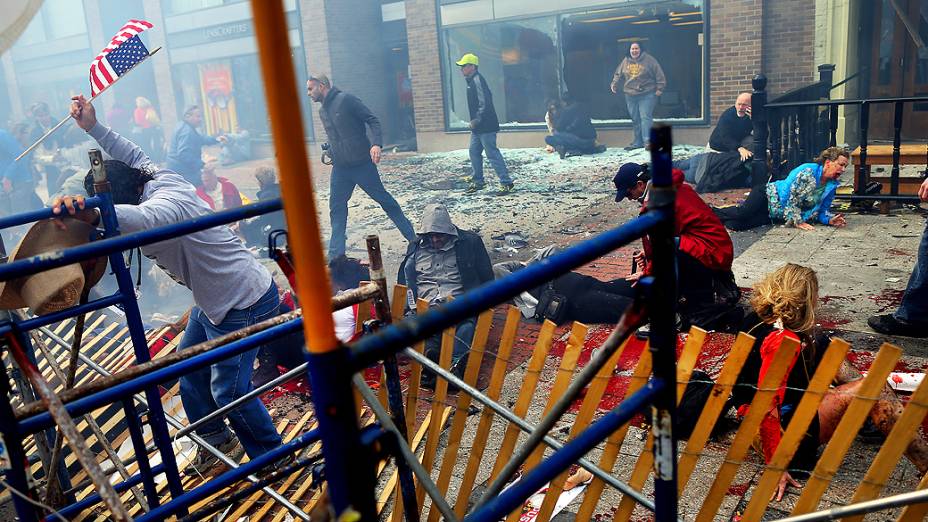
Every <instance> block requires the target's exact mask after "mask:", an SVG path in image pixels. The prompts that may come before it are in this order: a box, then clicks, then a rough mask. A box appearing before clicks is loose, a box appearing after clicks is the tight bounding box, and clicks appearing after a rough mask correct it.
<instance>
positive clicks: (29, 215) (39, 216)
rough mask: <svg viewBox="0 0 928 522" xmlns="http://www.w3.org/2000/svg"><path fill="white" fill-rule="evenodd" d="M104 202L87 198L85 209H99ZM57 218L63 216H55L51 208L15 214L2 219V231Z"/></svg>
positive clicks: (94, 197)
mask: <svg viewBox="0 0 928 522" xmlns="http://www.w3.org/2000/svg"><path fill="white" fill-rule="evenodd" d="M102 201H103V200H102V199H101V198H100V197H99V196H93V197H89V198H86V199H84V208H97V207H99V206H100V204H101V203H102ZM61 208H62V209H64V205H62V206H61ZM56 217H61V215H60V214H55V213H54V212H53V210H52V208H51V207H45V208H40V209H37V210H30V211H29V212H22V213H20V214H13V215H11V216H4V217H2V218H0V229H3V228H10V227H16V226H19V225H25V224H27V223H34V222H36V221H41V220H43V219H51V218H56Z"/></svg>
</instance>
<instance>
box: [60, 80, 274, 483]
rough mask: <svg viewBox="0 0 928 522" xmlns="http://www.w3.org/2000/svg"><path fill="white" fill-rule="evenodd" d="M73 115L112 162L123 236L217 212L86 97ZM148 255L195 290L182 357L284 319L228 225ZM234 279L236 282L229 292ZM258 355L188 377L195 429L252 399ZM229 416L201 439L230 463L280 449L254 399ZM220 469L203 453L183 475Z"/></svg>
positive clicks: (183, 384) (91, 219) (88, 214)
mask: <svg viewBox="0 0 928 522" xmlns="http://www.w3.org/2000/svg"><path fill="white" fill-rule="evenodd" d="M71 117H73V118H74V119H75V120H76V121H77V124H78V126H80V128H82V129H84V131H86V132H87V133H88V134H89V135H90V136H91V137H93V138H94V139H95V140H96V141H97V143H99V144H100V147H101V148H102V149H103V150H104V151H105V152H106V153H107V154H109V155H110V156H111V157H112V158H113V160H108V161H106V162H104V165H105V167H106V171H107V175H108V178H109V182H110V184H111V187H112V196H113V201H114V203H116V205H115V207H116V217H117V219H118V220H119V227H120V230H121V231H122V232H124V233H132V232H138V231H141V230H147V229H151V228H156V227H160V226H164V225H169V224H171V223H177V222H180V221H185V220H188V219H191V218H194V217H199V216H204V215H207V214H211V213H212V210H210V208H209V206H207V205H206V203H205V202H204V201H203V200H201V199H200V198H199V197H197V194H196V189H195V188H194V186H193V185H191V184H190V183H189V182H188V181H187V180H185V179H184V178H183V177H182V176H180V175H179V174H177V173H175V172H172V171H170V170H163V169H161V170H159V169H158V168H157V167H156V166H155V165H154V164H152V162H151V160H150V159H149V158H148V156H147V155H146V154H145V152H143V151H142V149H140V148H139V147H138V145H136V144H134V143H132V142H131V141H129V140H127V139H126V138H124V137H122V136H120V135H119V134H116V133H115V132H113V131H112V130H110V129H109V128H107V127H105V126H103V125H101V124H99V123H97V118H96V113H95V111H94V108H93V105H91V104H90V102H88V101H87V100H85V99H84V97H83V96H76V97H74V98H73V102H72V103H71ZM84 187H85V189H86V190H87V193H88V194H89V195H91V196H92V195H93V194H94V192H93V177H92V174H90V173H88V174H87V177H86V178H85V180H84ZM62 204H64V205H65V207H66V208H67V210H68V212H69V213H71V214H73V215H74V216H75V217H77V218H78V219H81V220H83V221H86V222H88V223H91V224H94V225H96V224H98V223H99V221H100V216H99V213H98V212H97V210H95V209H85V208H84V198H83V196H64V197H59V198H55V200H54V201H53V202H52V207H53V208H55V209H56V210H55V212H60V208H61V205H62ZM142 253H143V254H145V255H146V256H147V257H149V258H151V259H153V260H154V261H155V262H156V263H157V264H158V266H159V267H161V268H162V269H163V270H164V271H165V272H167V273H168V274H169V275H170V276H171V277H172V278H173V279H174V280H175V281H177V282H178V283H180V284H182V285H184V286H186V287H187V288H189V289H190V290H191V291H192V292H193V300H194V302H195V303H196V305H195V306H194V307H193V309H192V310H191V313H190V321H189V322H188V323H187V328H186V330H185V331H184V337H183V339H182V340H181V342H180V345H179V346H178V350H183V349H185V348H188V347H190V346H193V345H195V344H199V343H202V342H204V341H207V340H210V339H214V338H216V337H219V336H221V335H223V334H227V333H229V332H233V331H235V330H238V329H241V328H244V327H246V326H248V325H251V324H254V323H257V322H260V321H263V320H265V319H268V318H270V317H272V316H274V315H277V310H278V304H279V298H278V295H277V286H276V285H275V284H274V282H273V280H272V278H271V275H270V273H269V272H268V271H267V269H266V268H264V267H263V266H261V264H260V263H258V261H257V260H256V259H255V258H254V256H252V255H251V253H249V252H248V250H247V249H246V248H245V246H244V244H243V243H242V242H241V240H240V239H238V238H237V237H236V236H235V234H233V233H232V231H231V230H230V229H229V227H227V226H219V227H214V228H210V229H207V230H203V231H200V232H194V233H192V234H188V235H185V236H180V237H176V238H174V239H169V240H166V241H162V242H160V243H155V244H152V245H147V246H144V247H142ZM232 281H234V282H235V283H234V284H230V282H232ZM257 353H258V348H255V349H253V350H251V351H248V352H246V353H243V354H240V355H237V356H234V357H231V358H229V359H225V360H223V361H220V362H218V363H216V364H214V365H212V366H211V367H209V368H203V369H201V370H197V371H195V372H193V373H190V374H188V375H185V376H184V377H181V379H180V392H181V399H182V400H183V403H184V410H185V411H186V413H187V418H188V419H190V422H195V421H197V420H199V419H201V418H203V417H205V416H207V415H208V414H210V413H212V412H214V411H216V410H217V409H219V408H220V407H222V406H224V405H226V404H229V403H230V402H232V401H233V400H235V399H236V398H238V397H241V396H242V395H244V394H246V393H248V392H249V391H251V373H252V366H253V364H254V361H255V356H256V355H257ZM226 417H227V418H228V419H229V424H230V425H231V427H232V431H234V432H235V435H233V434H232V432H230V431H229V427H228V426H226V423H225V422H224V420H223V419H222V418H221V417H218V418H215V419H213V420H212V421H210V422H207V423H205V424H203V425H202V426H200V427H199V428H197V429H196V433H197V435H199V436H200V437H202V438H203V439H205V440H206V442H208V443H209V444H211V445H212V446H214V447H216V448H218V449H219V450H220V451H222V452H224V453H225V454H227V455H229V456H230V457H231V458H233V460H238V459H239V458H241V456H242V446H244V451H245V452H247V453H248V456H249V458H251V459H254V458H255V457H258V456H259V455H261V454H263V453H266V452H267V451H270V450H271V449H274V448H275V447H277V446H279V445H280V444H281V438H280V435H279V434H278V433H277V430H276V429H275V427H274V424H273V422H272V421H271V416H270V415H269V414H268V412H267V409H265V407H264V405H263V404H262V403H261V401H260V400H259V399H257V398H255V399H252V400H251V401H248V402H246V403H244V404H243V405H241V406H239V407H238V408H235V409H234V410H232V411H231V412H229V413H228V414H226ZM236 436H237V437H238V438H237V439H236ZM218 464H219V460H218V459H217V458H216V457H214V456H213V455H211V454H209V453H208V452H206V451H205V450H203V449H202V448H200V449H199V450H198V452H197V456H196V458H195V459H194V460H193V461H192V462H191V464H190V466H188V467H187V469H186V470H185V471H186V473H187V474H188V475H189V474H194V475H196V474H202V475H207V474H209V473H210V472H212V471H214V468H216V467H217V466H218Z"/></svg>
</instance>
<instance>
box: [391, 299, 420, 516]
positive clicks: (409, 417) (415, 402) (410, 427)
mask: <svg viewBox="0 0 928 522" xmlns="http://www.w3.org/2000/svg"><path fill="white" fill-rule="evenodd" d="M406 292H407V289H406V287H405V286H402V285H396V286H395V287H393V302H394V304H396V303H397V302H401V301H405V300H406ZM428 310H429V304H428V303H427V302H426V301H425V300H424V299H419V300H417V301H416V314H417V315H420V314H424V313H426V312H427V311H428ZM413 350H415V351H417V352H419V354H423V353H425V340H424V339H423V340H421V341H419V342H417V343H416V344H415V345H414V346H413ZM421 382H422V365H421V364H418V363H413V364H411V365H410V374H409V382H408V384H407V388H406V435H407V437H408V436H410V435H411V434H412V433H413V432H414V431H415V429H414V428H415V427H416V417H417V416H418V414H419V384H420V383H421ZM397 488H399V484H397ZM397 492H399V489H397ZM402 512H403V496H402V495H399V494H398V495H397V496H396V503H395V504H394V508H393V514H392V515H391V517H390V520H391V522H400V520H401V519H402V516H401V514H402Z"/></svg>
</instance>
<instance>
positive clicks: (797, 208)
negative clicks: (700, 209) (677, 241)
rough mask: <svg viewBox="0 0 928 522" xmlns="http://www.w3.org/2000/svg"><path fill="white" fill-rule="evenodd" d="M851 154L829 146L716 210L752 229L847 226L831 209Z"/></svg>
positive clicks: (730, 223) (728, 221)
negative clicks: (812, 158)
mask: <svg viewBox="0 0 928 522" xmlns="http://www.w3.org/2000/svg"><path fill="white" fill-rule="evenodd" d="M848 160H849V154H848V152H847V150H845V149H842V148H840V147H828V148H827V149H825V150H823V151H822V153H821V154H819V156H818V158H816V159H815V162H813V163H803V164H802V165H799V166H798V167H796V168H794V169H793V170H792V171H791V172H790V173H789V175H788V176H787V177H786V179H781V180H779V181H772V182H770V183H767V184H765V185H757V186H755V187H754V188H752V189H751V193H750V194H749V195H748V197H747V199H746V200H745V201H744V203H742V204H741V205H740V206H737V207H727V208H716V209H713V210H714V211H715V214H716V215H717V216H718V217H719V219H721V220H722V222H723V223H725V226H726V227H728V228H730V229H732V230H748V229H751V228H755V227H759V226H762V225H769V224H770V223H785V224H786V225H788V226H793V227H796V228H801V229H802V230H812V229H813V228H815V227H814V223H821V224H823V225H830V226H833V227H843V226H845V225H846V224H847V222H846V221H845V220H844V215H843V214H834V213H832V212H831V202H832V201H833V200H834V198H835V191H836V190H837V189H838V178H839V177H840V176H841V174H843V173H844V170H845V169H846V168H847V164H848Z"/></svg>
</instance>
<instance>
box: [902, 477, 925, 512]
mask: <svg viewBox="0 0 928 522" xmlns="http://www.w3.org/2000/svg"><path fill="white" fill-rule="evenodd" d="M925 488H928V473H925V475H924V476H923V477H922V480H921V481H920V482H919V483H918V487H916V488H915V489H916V490H919V489H925ZM926 516H928V502H923V503H921V504H912V505H910V506H906V507H905V509H903V510H902V513H900V514H899V518H897V519H896V522H919V521H922V520H925V517H926Z"/></svg>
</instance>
